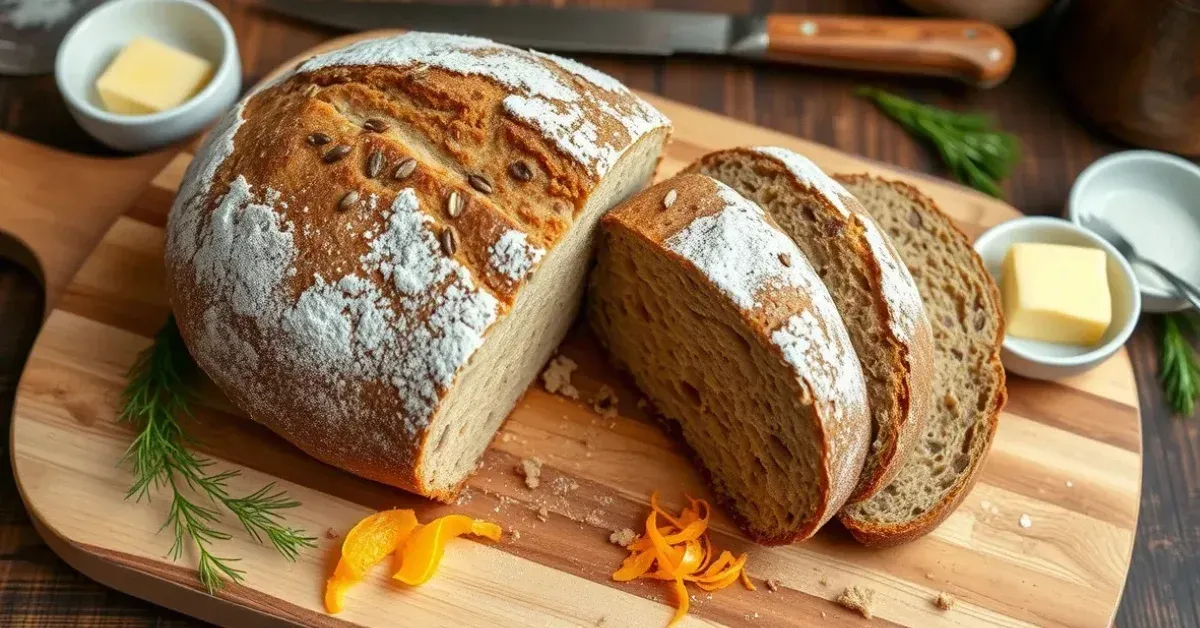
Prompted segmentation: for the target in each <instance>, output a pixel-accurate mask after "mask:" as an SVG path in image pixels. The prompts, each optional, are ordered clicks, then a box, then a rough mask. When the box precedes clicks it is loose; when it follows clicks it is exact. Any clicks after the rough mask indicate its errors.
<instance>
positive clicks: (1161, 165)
mask: <svg viewBox="0 0 1200 628" xmlns="http://www.w3.org/2000/svg"><path fill="white" fill-rule="evenodd" d="M1067 217H1068V218H1070V219H1071V222H1073V223H1075V224H1077V225H1080V226H1082V227H1084V228H1086V227H1087V224H1088V219H1089V218H1100V219H1103V220H1104V221H1105V222H1107V223H1108V224H1110V225H1111V226H1112V227H1113V228H1114V229H1116V230H1117V231H1118V232H1120V234H1121V235H1122V236H1124V237H1125V239H1127V240H1129V243H1130V244H1132V245H1133V247H1134V248H1135V249H1137V252H1138V255H1141V256H1144V257H1146V258H1147V259H1151V260H1154V261H1155V262H1158V263H1159V264H1161V265H1162V266H1164V267H1165V268H1167V269H1169V270H1172V271H1174V272H1175V274H1177V275H1179V276H1180V277H1182V278H1183V279H1184V280H1185V281H1188V282H1190V283H1191V284H1192V285H1196V286H1200V167H1198V166H1196V164H1193V163H1192V162H1190V161H1187V160H1186V159H1181V158H1179V157H1176V156H1174V155H1168V154H1166V153H1160V152H1156V151H1152V150H1131V151H1125V152H1121V153H1114V154H1112V155H1108V156H1107V157H1103V158H1101V159H1099V160H1097V161H1096V162H1095V163H1093V164H1092V165H1090V166H1088V167H1087V168H1086V169H1085V170H1084V171H1083V172H1082V173H1080V175H1079V177H1078V178H1077V179H1075V184H1074V185H1073V186H1072V187H1071V196H1070V198H1069V199H1068V201H1067ZM1133 270H1134V274H1135V276H1136V277H1137V280H1138V284H1139V286H1140V289H1141V293H1142V305H1143V307H1144V308H1145V309H1146V311H1147V312H1173V311H1176V310H1182V309H1184V308H1186V307H1189V305H1188V303H1187V301H1184V300H1183V299H1180V298H1178V297H1176V296H1175V291H1174V289H1173V288H1172V287H1171V284H1169V283H1167V282H1166V281H1165V280H1163V279H1162V278H1161V277H1159V276H1158V274H1157V273H1155V272H1154V271H1153V270H1150V269H1148V268H1143V267H1142V266H1140V265H1135V266H1134V267H1133Z"/></svg>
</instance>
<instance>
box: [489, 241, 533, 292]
mask: <svg viewBox="0 0 1200 628" xmlns="http://www.w3.org/2000/svg"><path fill="white" fill-rule="evenodd" d="M545 254H546V249H543V248H539V247H537V246H534V245H532V244H530V243H529V237H528V236H527V235H526V234H525V233H524V232H521V231H517V230H516V229H509V230H508V231H505V232H504V234H503V235H501V236H500V237H499V238H498V239H497V240H496V243H495V244H493V245H492V246H491V247H490V248H489V249H488V264H490V265H491V267H492V269H493V270H495V271H496V272H498V273H500V274H501V275H504V276H505V277H508V278H509V279H510V280H511V281H520V280H522V279H524V278H525V277H526V276H527V275H529V273H530V271H532V270H533V267H534V266H535V265H537V263H538V262H540V261H541V260H542V256H543V255H545Z"/></svg>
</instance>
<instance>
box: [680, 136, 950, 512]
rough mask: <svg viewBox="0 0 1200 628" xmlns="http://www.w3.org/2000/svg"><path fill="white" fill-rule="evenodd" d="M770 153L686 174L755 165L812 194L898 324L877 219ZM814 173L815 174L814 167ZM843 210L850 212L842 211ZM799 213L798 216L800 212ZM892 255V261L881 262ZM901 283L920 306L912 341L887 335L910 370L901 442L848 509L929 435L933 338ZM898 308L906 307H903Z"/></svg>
mask: <svg viewBox="0 0 1200 628" xmlns="http://www.w3.org/2000/svg"><path fill="white" fill-rule="evenodd" d="M765 150H769V151H772V152H771V153H767V152H764V149H761V148H748V147H739V148H731V149H726V150H722V151H716V152H713V153H709V154H707V155H705V156H704V157H701V158H700V159H699V160H697V161H696V162H695V163H693V164H691V165H690V166H688V167H687V168H686V169H685V170H684V171H685V172H700V171H703V170H706V169H710V168H713V167H715V166H717V165H718V164H720V163H722V162H727V161H730V160H732V161H745V162H748V163H752V164H754V168H755V169H770V170H771V171H772V172H774V173H776V174H779V175H783V176H786V177H788V178H789V179H790V180H791V182H792V184H793V185H795V186H797V187H799V188H803V189H809V190H811V191H813V192H814V193H815V194H816V196H817V198H818V199H819V201H820V204H821V205H822V206H823V207H824V209H825V213H826V214H827V216H826V219H827V220H829V221H831V222H832V223H834V224H838V225H839V226H840V228H839V229H838V230H837V233H836V234H835V236H834V237H837V238H839V239H840V242H841V243H842V246H843V247H844V249H845V250H848V251H851V252H853V254H854V255H856V256H857V257H858V258H859V259H860V261H861V262H862V264H864V265H865V266H866V267H867V268H869V269H870V272H871V274H872V279H873V284H872V286H871V293H872V297H873V301H874V305H875V309H876V312H877V316H878V317H879V320H881V321H889V320H892V319H894V318H895V317H896V316H897V312H894V311H893V310H892V305H890V304H889V302H888V300H887V299H886V298H885V291H884V288H883V282H884V281H885V278H884V270H883V264H884V263H891V264H895V265H898V266H899V267H900V268H903V262H902V261H901V259H900V256H899V254H898V253H897V252H896V251H895V249H894V248H893V247H892V245H891V243H890V242H889V241H888V240H887V237H886V235H883V232H882V230H881V229H879V227H878V225H876V224H875V221H874V219H872V218H871V216H870V214H868V213H867V212H866V210H865V209H863V207H862V205H860V204H859V203H858V201H857V200H856V199H854V198H853V197H852V196H851V195H850V194H849V193H848V192H846V191H845V190H843V189H838V186H837V185H836V184H833V185H831V186H827V185H823V184H822V183H820V182H818V181H814V178H817V177H821V178H824V179H825V181H829V178H828V177H826V176H825V175H824V174H823V173H820V172H813V173H807V172H802V171H800V168H802V167H803V165H801V166H796V165H794V164H792V163H789V161H788V159H787V157H788V154H789V153H790V151H785V150H784V149H773V148H767V149H765ZM791 155H793V156H795V157H798V158H799V159H802V160H805V161H807V160H806V159H805V158H804V157H802V156H800V155H798V154H795V153H791ZM813 168H814V169H815V166H813ZM835 203H836V204H837V206H835ZM842 208H844V210H845V212H843V211H842ZM796 211H799V208H797V209H796ZM867 229H874V230H875V232H876V233H877V234H879V236H880V240H882V247H883V250H880V248H879V247H877V246H872V244H871V243H870V241H869V240H868V236H867V233H866V230H867ZM889 255H890V258H891V259H890V260H883V259H882V257H884V256H889ZM901 280H906V281H907V283H908V284H909V285H908V286H907V287H908V288H910V289H911V291H912V293H913V295H914V301H915V303H913V305H914V306H915V307H914V308H912V312H911V315H912V317H913V318H914V320H915V323H914V325H913V331H912V336H911V338H909V339H908V340H907V341H906V340H904V339H902V338H900V337H898V336H897V335H896V333H894V332H892V331H891V330H887V331H885V334H886V338H887V341H888V342H889V345H890V347H891V349H892V351H894V352H895V353H896V354H897V356H898V358H899V361H900V362H901V363H902V364H903V365H904V366H905V368H901V369H896V370H895V371H894V372H893V375H892V378H893V383H892V385H891V389H892V390H893V391H894V392H895V401H896V403H897V407H898V410H899V411H898V412H897V413H894V415H893V413H891V412H889V413H888V415H887V417H888V418H889V419H890V421H891V431H892V433H893V434H895V435H896V437H895V438H894V439H891V440H885V441H880V442H881V443H882V445H883V446H882V448H881V449H879V450H877V451H875V452H873V453H874V457H875V466H874V470H873V471H874V472H873V473H872V474H870V475H865V474H864V475H863V476H861V477H860V478H859V483H858V486H857V487H856V489H855V491H854V494H853V495H851V497H850V500H849V503H855V502H859V501H863V500H866V499H869V498H870V497H871V496H873V495H874V494H875V493H877V492H879V491H880V490H882V489H883V487H885V486H887V484H888V483H889V482H891V480H892V479H893V478H894V477H895V475H896V473H898V472H899V470H900V467H901V465H902V464H903V461H904V459H905V458H906V457H907V456H908V453H909V452H911V451H912V449H913V447H914V446H915V445H916V443H917V441H918V440H919V438H920V436H921V434H922V432H923V431H924V427H925V419H926V417H927V416H928V413H929V405H930V394H929V393H930V390H931V387H932V381H933V332H932V330H931V329H930V326H929V321H928V319H927V316H926V314H925V312H924V308H923V307H922V306H921V304H920V300H919V298H915V293H916V287H915V284H913V283H912V280H911V278H901ZM897 307H903V304H900V305H898V306H897ZM865 472H866V469H865V468H864V473H865Z"/></svg>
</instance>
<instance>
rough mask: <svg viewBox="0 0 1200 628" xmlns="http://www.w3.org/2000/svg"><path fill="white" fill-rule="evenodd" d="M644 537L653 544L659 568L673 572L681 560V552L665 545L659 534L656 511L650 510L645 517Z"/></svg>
mask: <svg viewBox="0 0 1200 628" xmlns="http://www.w3.org/2000/svg"><path fill="white" fill-rule="evenodd" d="M646 536H648V537H650V542H651V543H653V544H654V551H655V552H657V553H658V566H659V568H660V569H664V570H666V571H668V572H674V571H675V568H676V566H678V565H679V561H680V560H682V559H683V552H682V551H680V550H677V549H675V548H673V547H671V546H670V545H667V542H666V540H665V539H664V538H663V535H661V534H659V532H658V511H657V510H651V511H650V515H649V516H648V517H646Z"/></svg>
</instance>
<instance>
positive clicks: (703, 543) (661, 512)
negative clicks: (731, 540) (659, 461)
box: [612, 492, 757, 627]
mask: <svg viewBox="0 0 1200 628" xmlns="http://www.w3.org/2000/svg"><path fill="white" fill-rule="evenodd" d="M687 499H688V502H689V504H690V505H689V506H688V507H687V508H684V509H683V511H682V512H680V513H679V516H675V515H673V514H672V513H670V512H668V511H667V510H666V509H664V508H662V507H661V506H660V505H659V504H658V492H655V493H654V494H653V495H651V496H650V514H649V515H648V516H647V517H646V532H645V534H643V535H642V536H640V537H638V538H637V539H636V540H635V541H634V542H633V543H630V544H629V546H628V547H627V548H626V549H628V550H629V557H628V558H626V559H625V560H624V561H623V562H622V563H621V567H620V568H619V569H617V571H616V572H614V573H613V575H612V579H613V580H616V581H617V582H629V581H631V580H637V579H641V578H646V579H652V580H666V581H669V582H671V589H672V590H673V591H674V592H675V597H676V599H677V601H678V602H677V604H676V607H675V615H674V617H672V618H671V622H670V623H669V624H667V625H668V627H669V626H673V625H675V623H676V622H678V621H679V620H681V619H683V617H684V616H685V615H687V612H688V608H689V606H690V604H689V596H688V592H687V585H686V583H688V582H691V583H694V584H695V585H696V586H697V587H699V588H701V589H703V590H704V591H718V590H720V589H724V588H725V587H728V586H730V585H732V584H733V583H735V582H737V581H738V580H739V579H740V580H741V581H742V585H743V586H745V587H746V588H747V589H749V590H751V591H755V590H757V589H755V587H754V583H752V582H751V581H750V577H749V576H748V575H746V570H745V567H746V555H745V554H742V555H741V556H738V557H737V558H734V556H733V554H731V553H729V552H728V551H723V552H721V553H720V555H719V556H717V555H716V550H714V549H713V546H712V540H711V539H709V537H708V523H709V519H710V517H711V516H712V508H711V507H710V506H709V505H708V502H706V501H704V500H702V499H692V498H691V497H688V498H687ZM660 517H661V518H662V519H664V520H665V521H666V522H667V524H668V525H666V526H663V527H659V526H658V520H659V518H660Z"/></svg>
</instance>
